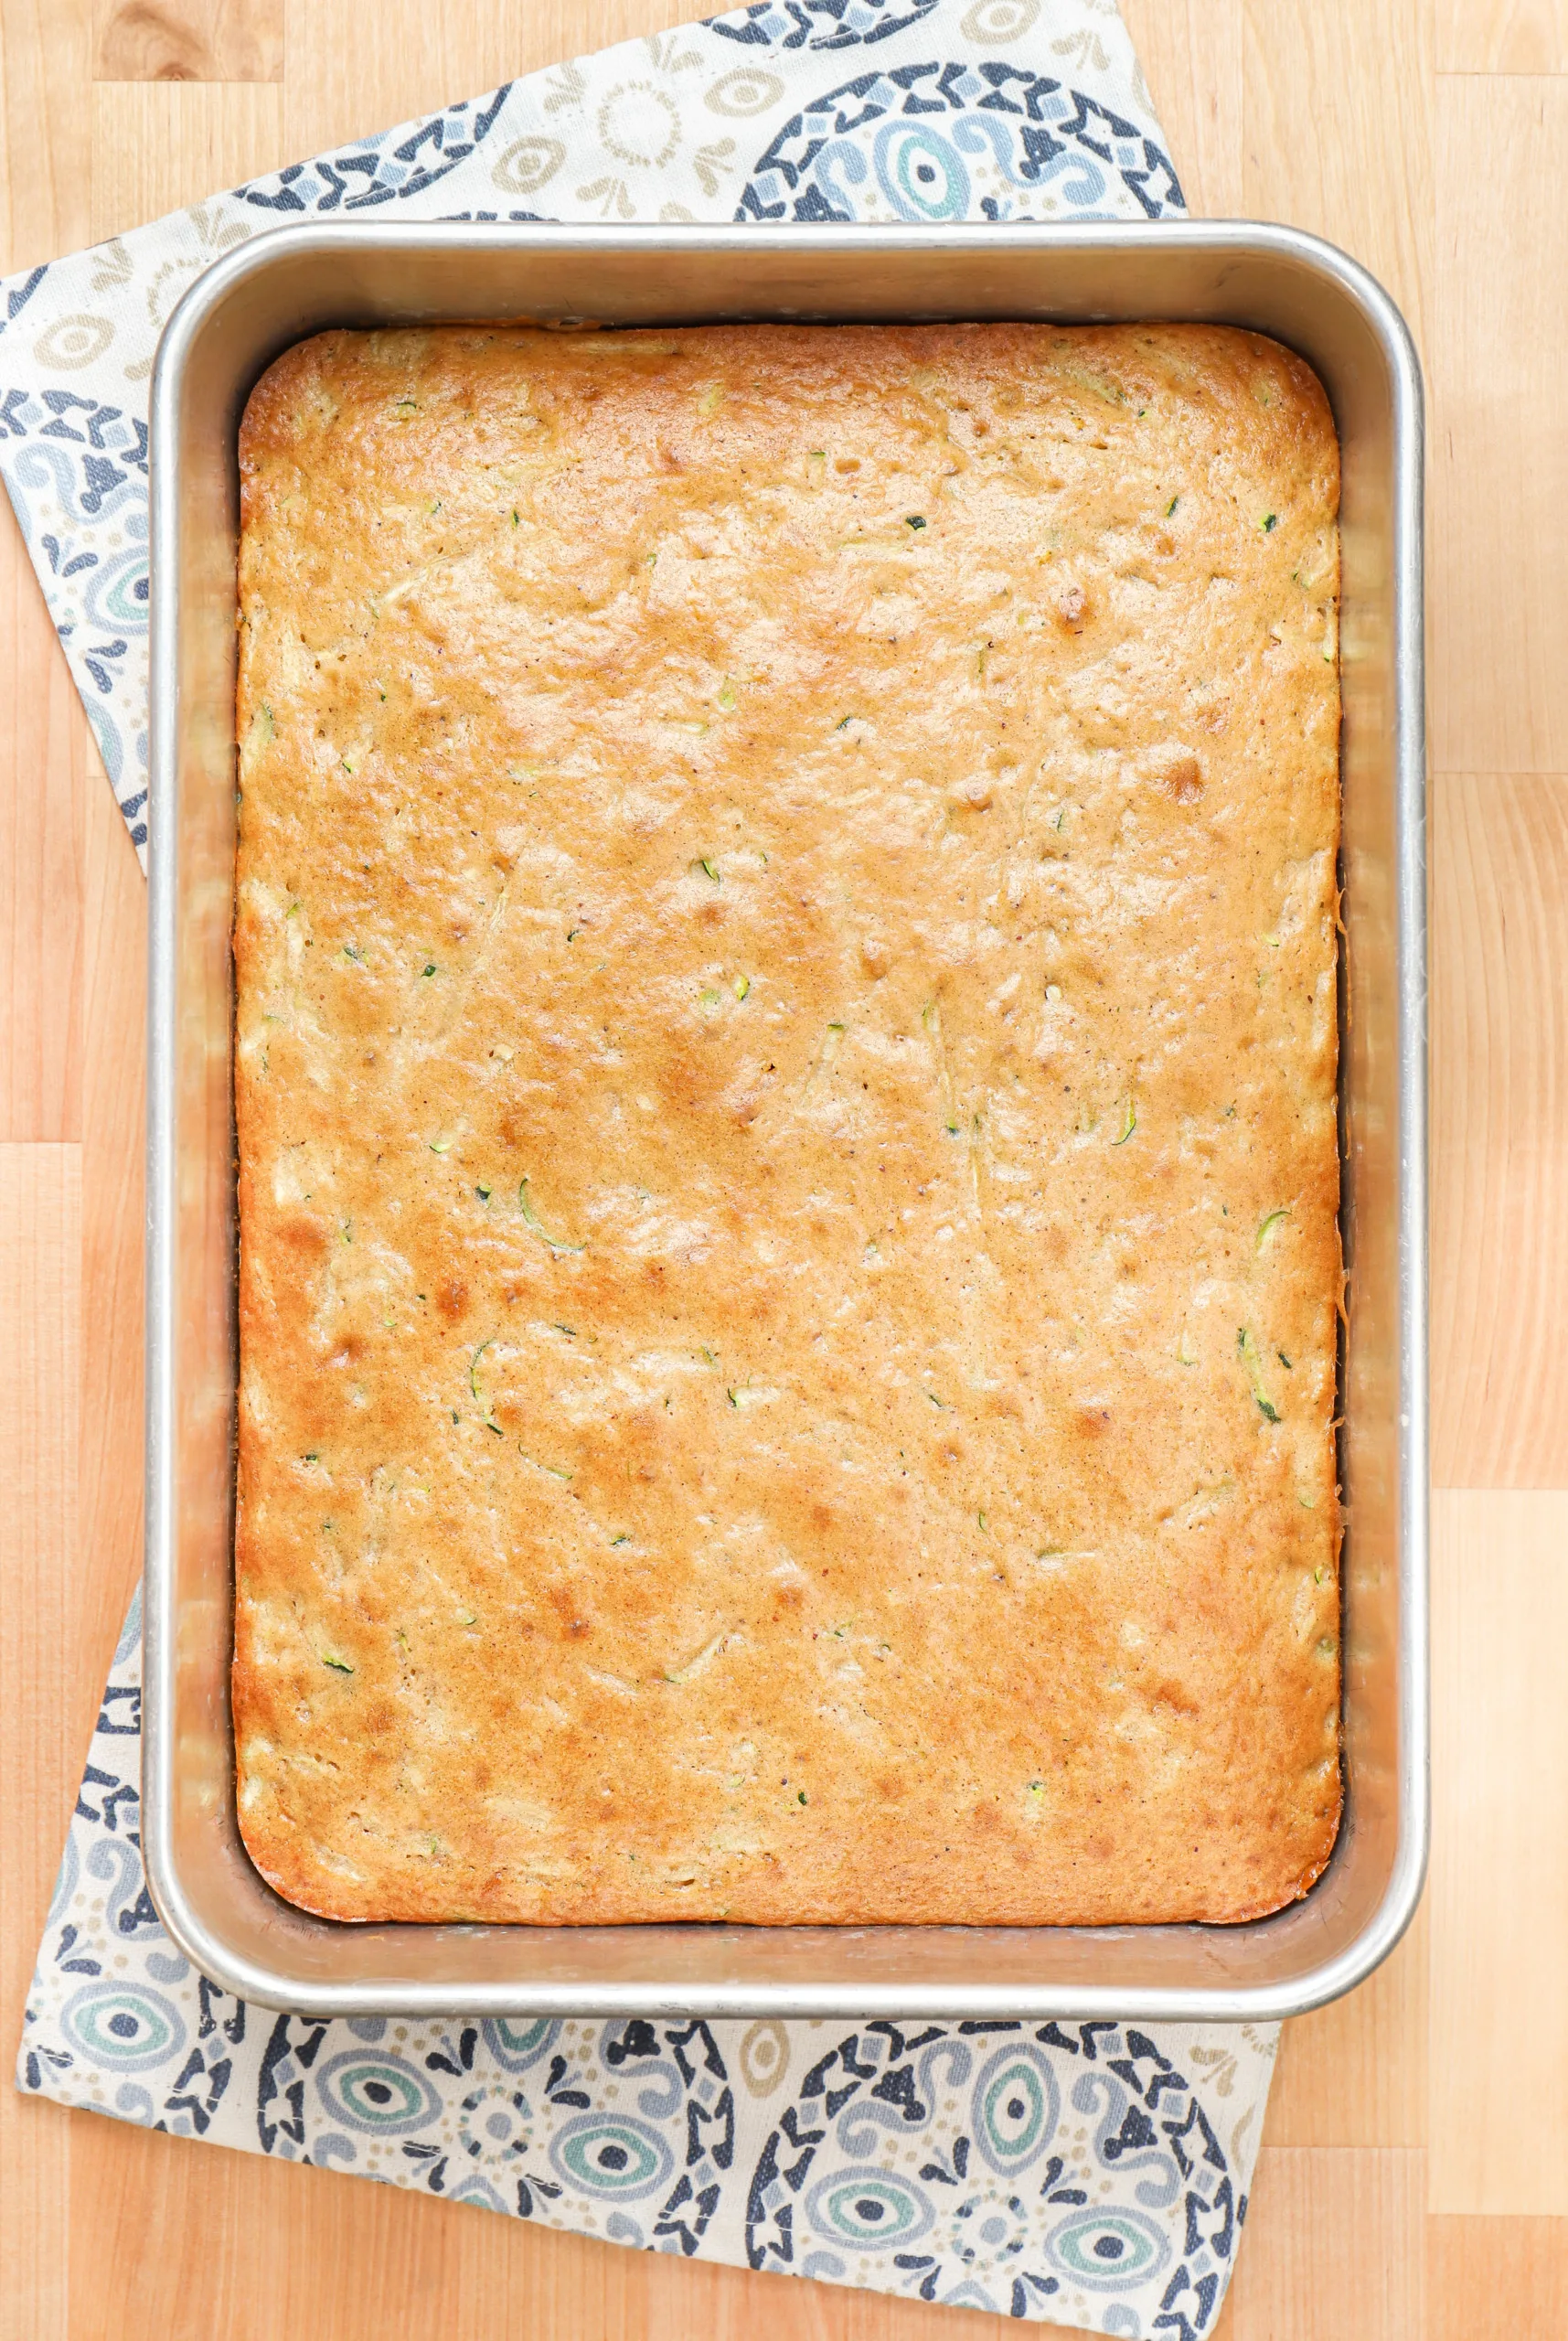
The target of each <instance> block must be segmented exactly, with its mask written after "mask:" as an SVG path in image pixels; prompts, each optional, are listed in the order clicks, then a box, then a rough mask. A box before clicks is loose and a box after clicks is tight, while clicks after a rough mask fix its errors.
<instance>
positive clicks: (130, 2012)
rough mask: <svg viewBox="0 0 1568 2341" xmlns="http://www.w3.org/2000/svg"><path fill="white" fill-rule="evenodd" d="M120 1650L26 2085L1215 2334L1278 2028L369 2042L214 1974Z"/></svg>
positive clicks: (433, 2030)
mask: <svg viewBox="0 0 1568 2341" xmlns="http://www.w3.org/2000/svg"><path fill="white" fill-rule="evenodd" d="M141 1684H142V1636H141V1615H140V1603H139V1601H138V1603H137V1604H136V1605H134V1606H133V1609H132V1611H131V1615H130V1617H129V1619H127V1620H126V1624H125V1630H124V1632H123V1635H122V1636H121V1640H120V1647H119V1649H118V1651H117V1652H115V1656H114V1665H113V1669H112V1673H111V1674H110V1678H109V1685H108V1688H107V1690H106V1692H105V1694H104V1698H103V1706H102V1711H101V1714H100V1716H99V1719H98V1728H97V1731H96V1733H95V1735H94V1737H93V1742H92V1753H91V1760H90V1762H89V1764H88V1767H87V1773H86V1777H85V1779H84V1780H83V1782H82V1788H81V1794H80V1797H79V1798H78V1800H77V1807H76V1813H75V1817H74V1818H73V1820H72V1822H71V1824H70V1835H69V1839H68V1840H67V1844H66V1851H65V1860H64V1862H63V1864H62V1865H61V1867H60V1874H59V1884H58V1886H57V1887H56V1888H55V1897H54V1901H53V1904H52V1906H51V1908H50V1910H49V1919H48V1930H47V1932H46V1934H45V1937H44V1942H43V1948H42V1950H41V1951H40V1952H39V1956H38V1965H37V1973H36V1974H35V1976H34V1979H33V1987H32V1991H31V1994H29V1997H28V2002H27V2022H26V2027H25V2029H24V2032H23V2036H22V2047H21V2054H20V2057H19V2059H18V2063H17V2076H16V2078H17V2085H18V2087H20V2088H21V2089H23V2090H34V2091H37V2093H39V2094H40V2095H43V2096H46V2097H52V2098H58V2099H59V2100H60V2102H61V2103H62V2104H66V2105H78V2106H85V2107H88V2108H90V2109H91V2110H93V2111H97V2112H100V2113H112V2114H115V2115H117V2116H118V2117H119V2119H120V2120H122V2121H123V2122H141V2123H143V2124H144V2125H145V2126H146V2127H147V2128H149V2129H157V2130H167V2131H171V2132H173V2133H175V2134H176V2136H178V2137H187V2138H206V2139H208V2141H209V2142H211V2143H216V2144H219V2145H227V2146H241V2147H244V2148H246V2149H247V2150H248V2151H249V2152H250V2153H251V2154H279V2155H282V2156H283V2158H284V2160H286V2161H289V2162H307V2163H315V2164H317V2165H329V2166H331V2167H334V2168H336V2169H340V2170H351V2171H357V2172H358V2173H360V2174H361V2175H363V2176H365V2177H368V2178H379V2179H382V2180H384V2181H386V2182H387V2183H388V2184H389V2185H390V2186H405V2187H409V2188H412V2189H414V2190H416V2191H418V2192H421V2193H423V2194H427V2195H436V2196H440V2197H444V2198H445V2199H446V2200H447V2201H449V2202H453V2203H476V2204H480V2205H482V2206H483V2207H485V2208H486V2209H487V2210H492V2211H505V2212H508V2213H510V2214H511V2215H512V2216H513V2217H514V2218H524V2219H534V2220H538V2221H539V2222H540V2223H541V2224H542V2225H544V2226H546V2227H552V2228H567V2229H571V2231H572V2232H573V2233H575V2234H578V2235H591V2236H598V2237H602V2238H603V2239H605V2240H606V2241H608V2242H611V2243H625V2244H632V2245H634V2246H635V2247H637V2248H639V2249H641V2250H646V2251H673V2252H681V2253H685V2254H687V2255H688V2256H690V2255H696V2256H697V2257H699V2258H701V2259H704V2260H718V2261H726V2262H728V2263H730V2264H731V2265H732V2266H735V2267H741V2268H758V2269H771V2270H774V2271H777V2272H781V2273H783V2274H786V2275H795V2276H815V2277H818V2278H821V2279H823V2280H825V2281H826V2282H829V2283H836V2284H858V2285H864V2286H869V2287H870V2288H871V2289H873V2290H875V2291H878V2292H888V2293H904V2294H908V2295H911V2296H912V2297H915V2298H918V2299H921V2300H926V2301H940V2302H944V2303H947V2304H951V2305H966V2306H969V2307H972V2308H988V2309H993V2310H995V2311H997V2313H998V2314H1003V2315H1011V2316H1016V2317H1024V2318H1030V2319H1034V2320H1037V2321H1040V2322H1045V2323H1054V2324H1061V2325H1083V2326H1086V2327H1087V2328H1088V2329H1089V2330H1090V2331H1091V2332H1094V2333H1111V2334H1119V2335H1124V2336H1129V2337H1130V2341H1196V2336H1199V2335H1201V2334H1206V2333H1210V2332H1211V2331H1212V2329H1213V2325H1214V2322H1215V2319H1216V2318H1217V2316H1218V2314H1219V2312H1220V2304H1221V2300H1222V2298H1223V2295H1224V2291H1225V2286H1226V2284H1227V2282H1229V2279H1230V2274H1231V2270H1232V2265H1233V2263H1234V2259H1235V2252H1236V2245H1237V2240H1238V2237H1239V2235H1240V2231H1241V2226H1242V2221H1243V2218H1244V2217H1245V2214H1246V2207H1247V2188H1248V2186H1249V2185H1250V2183H1251V2179H1252V2172H1253V2163H1254V2161H1255V2159H1256V2156H1257V2148H1258V2136H1259V2133H1260V2131H1261V2130H1262V2127H1263V2115H1264V2104H1265V2103H1266V2101H1267V2098H1268V2084H1269V2077H1270V2074H1271V2072H1272V2070H1273V2066H1274V2055H1275V2043H1276V2039H1277V2027H1276V2026H1272V2025H1238V2026H1190V2025H1160V2026H1155V2027H1146V2026H1140V2025H1133V2024H1027V2025H1026V2024H1016V2023H1015V2024H1006V2023H995V2024H949V2023H931V2024H923V2023H904V2024H883V2023H876V2024H864V2025H855V2024H851V2023H848V2022H845V2021H839V2022H820V2023H804V2022H792V2023H784V2024H781V2023H759V2024H743V2023H715V2024H701V2023H688V2022H672V2021H670V2020H668V2019H667V2018H658V2019H647V2020H644V2019H637V2020H635V2021H633V2022H629V2023H628V2022H619V2023H611V2024H606V2023H603V2022H588V2021H582V2022H578V2023H572V2022H570V2021H569V2022H565V2023H561V2022H557V2021H554V2020H546V2019H543V2018H540V2019H539V2020H538V2021H537V2022H532V2023H530V2022H528V2020H527V2019H526V2018H520V2019H517V2020H515V2021H512V2022H496V2021H495V2020H494V2019H491V2018H485V2020H484V2021H475V2022H473V2023H463V2022H460V2021H453V2022H450V2023H429V2024H414V2023H408V2024H404V2023H398V2022H390V2021H385V2020H383V2019H381V2018H379V2017H378V2018H375V2019H374V2020H371V2021H368V2022H361V2021H348V2022H345V2021H341V2020H339V2021H333V2022H327V2021H325V2019H320V2018H312V2017H307V2016H287V2015H274V2014H273V2013H272V2011H271V2010H270V2009H267V2008H261V2007H248V2006H246V2005H245V2004H244V2003H243V2002H241V2001H239V2000H233V1999H230V1998H229V1996H228V1994H225V1993H223V1992H220V1991H219V1990H217V1989H216V1988H215V1987H214V1986H213V1985H212V1984H211V1983H208V1982H207V1980H206V1979H205V1977H203V1976H201V1975H198V1974H197V1973H196V1972H194V1971H193V1970H192V1968H191V1967H190V1966H189V1964H188V1962H187V1961H186V1960H184V1959H182V1958H181V1957H180V1955H179V1953H178V1952H177V1951H176V1950H175V1948H174V1946H173V1944H172V1943H171V1942H170V1941H169V1940H168V1937H167V1936H166V1935H165V1932H164V1930H163V1929H162V1927H161V1926H160V1925H159V1923H158V1917H157V1913H156V1911H155V1909H154V1908H153V1905H152V1903H151V1901H150V1900H149V1898H148V1896H147V1889H146V1884H145V1881H144V1877H143V1874H142V1856H141V1852H140V1841H139V1835H138V1830H137V1819H138V1813H139V1810H140V1799H139V1795H138V1790H137V1781H138V1778H139V1771H140V1767H139V1763H138V1742H139V1738H140V1731H141Z"/></svg>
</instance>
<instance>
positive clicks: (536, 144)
mask: <svg viewBox="0 0 1568 2341" xmlns="http://www.w3.org/2000/svg"><path fill="white" fill-rule="evenodd" d="M565 160H566V148H565V147H564V146H563V145H562V144H561V142H560V139H559V138H541V137H539V135H538V134H535V136H533V137H532V138H515V139H514V140H513V141H512V144H510V145H509V146H508V147H507V150H506V152H505V154H503V155H499V156H498V157H497V159H496V167H495V169H494V171H492V173H491V175H490V176H491V177H492V178H493V179H494V180H495V182H496V186H497V187H500V188H501V189H502V191H503V193H505V194H507V195H534V194H536V193H537V192H538V190H539V188H540V187H544V186H547V185H548V184H549V181H550V180H551V179H552V178H554V176H555V175H556V173H557V171H559V170H560V166H561V165H562V163H564V162H565Z"/></svg>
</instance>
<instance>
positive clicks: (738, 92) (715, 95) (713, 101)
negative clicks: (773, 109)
mask: <svg viewBox="0 0 1568 2341" xmlns="http://www.w3.org/2000/svg"><path fill="white" fill-rule="evenodd" d="M783 95H784V83H783V82H782V81H781V80H780V79H779V77H778V75H777V74H776V73H764V72H763V69H762V67H761V66H760V65H738V66H737V67H736V68H735V70H734V71H733V72H732V73H726V74H725V75H724V77H723V79H722V80H718V81H715V82H714V84H713V87H712V88H711V89H710V90H709V91H708V93H707V95H706V96H705V97H704V99H703V101H702V102H703V104H704V105H705V106H706V107H707V108H708V110H709V112H710V113H721V114H726V115H729V116H730V117H731V119H733V120H740V119H742V118H743V117H744V116H745V115H747V114H753V113H766V112H767V110H768V108H769V107H770V106H776V105H777V103H778V102H779V100H780V99H781V98H782V97H783Z"/></svg>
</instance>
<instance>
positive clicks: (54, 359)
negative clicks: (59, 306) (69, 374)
mask: <svg viewBox="0 0 1568 2341" xmlns="http://www.w3.org/2000/svg"><path fill="white" fill-rule="evenodd" d="M113 338H114V326H113V324H112V320H111V319H110V318H108V317H95V316H93V315H91V314H90V313H89V312H88V311H87V310H85V309H79V310H78V311H76V312H75V314H74V315H71V316H69V317H57V318H56V319H55V321H54V323H53V325H52V326H49V328H48V331H47V332H45V333H41V334H40V335H39V336H38V337H37V341H36V342H35V343H34V344H33V356H34V357H35V358H37V361H38V364H39V365H40V366H62V367H66V368H69V369H74V368H76V367H78V366H91V364H92V361H93V359H94V358H101V357H102V355H103V353H104V351H105V350H106V349H107V348H108V347H109V345H110V343H111V342H112V340H113Z"/></svg>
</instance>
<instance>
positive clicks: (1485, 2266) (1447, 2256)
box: [1426, 2218, 1568, 2341]
mask: <svg viewBox="0 0 1568 2341" xmlns="http://www.w3.org/2000/svg"><path fill="white" fill-rule="evenodd" d="M1426 2297H1427V2300H1428V2302H1429V2304H1430V2307H1429V2310H1428V2324H1427V2331H1428V2334H1429V2336H1430V2341H1557V2337H1558V2336H1559V2335H1561V2334H1563V2333H1565V2332H1568V2252H1565V2251H1564V2250H1563V2223H1562V2221H1561V2220H1560V2219H1529V2218H1512V2219H1445V2218H1429V2219H1428V2220H1427V2222H1426Z"/></svg>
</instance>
